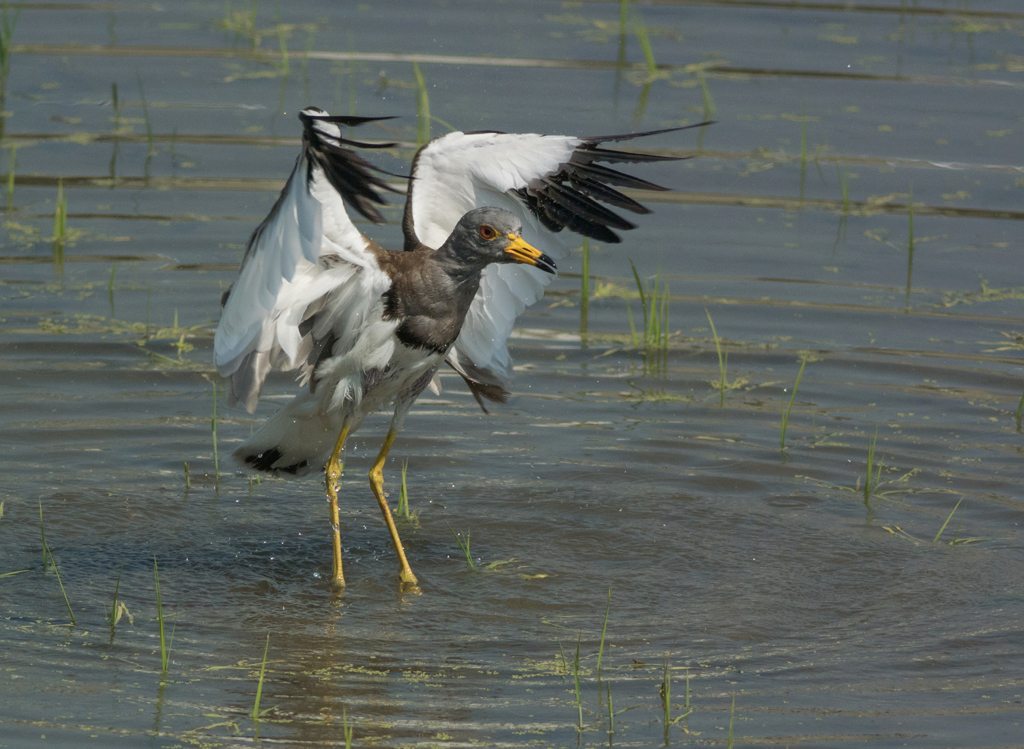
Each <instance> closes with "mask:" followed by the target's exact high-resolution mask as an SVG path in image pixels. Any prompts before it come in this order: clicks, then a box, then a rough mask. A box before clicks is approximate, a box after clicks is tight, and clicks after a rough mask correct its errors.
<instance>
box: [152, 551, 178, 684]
mask: <svg viewBox="0 0 1024 749" xmlns="http://www.w3.org/2000/svg"><path fill="white" fill-rule="evenodd" d="M153 588H154V590H155V591H156V621H157V625H158V626H159V628H160V670H161V673H162V674H163V675H164V676H166V675H167V664H168V663H169V662H170V657H171V651H170V646H169V645H168V643H167V639H166V638H165V637H164V603H163V599H162V598H161V597H160V570H159V568H158V567H157V564H156V554H154V555H153ZM173 639H174V633H173V632H172V633H171V640H172V642H173Z"/></svg>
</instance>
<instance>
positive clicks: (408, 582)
mask: <svg viewBox="0 0 1024 749" xmlns="http://www.w3.org/2000/svg"><path fill="white" fill-rule="evenodd" d="M398 587H399V590H401V591H402V592H403V593H411V594H412V595H415V596H418V595H422V594H423V591H422V590H420V584H419V580H417V579H416V575H414V574H412V570H411V569H409V568H408V567H399V568H398Z"/></svg>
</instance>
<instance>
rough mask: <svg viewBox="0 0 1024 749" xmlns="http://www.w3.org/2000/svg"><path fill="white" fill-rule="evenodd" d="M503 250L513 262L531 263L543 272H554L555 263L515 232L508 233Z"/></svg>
mask: <svg viewBox="0 0 1024 749" xmlns="http://www.w3.org/2000/svg"><path fill="white" fill-rule="evenodd" d="M505 252H506V253H508V254H509V255H510V256H511V257H512V259H513V262H516V263H523V264H524V265H532V266H533V267H535V268H540V269H541V270H542V271H544V272H545V273H554V272H555V263H554V261H553V260H552V259H551V258H549V257H548V256H547V255H545V254H544V253H543V252H541V251H540V250H538V249H537V248H536V247H534V246H533V245H531V244H529V243H528V242H527V241H526V240H524V239H523V238H522V237H520V236H518V235H516V234H509V235H508V245H507V246H506V247H505Z"/></svg>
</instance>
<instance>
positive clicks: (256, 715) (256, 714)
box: [252, 632, 270, 720]
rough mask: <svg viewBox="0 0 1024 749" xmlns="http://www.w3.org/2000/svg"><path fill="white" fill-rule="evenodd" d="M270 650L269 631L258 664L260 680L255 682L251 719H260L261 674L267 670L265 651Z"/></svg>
mask: <svg viewBox="0 0 1024 749" xmlns="http://www.w3.org/2000/svg"><path fill="white" fill-rule="evenodd" d="M269 651H270V632H267V642H266V644H265V645H264V646H263V663H261V664H260V680H259V682H258V683H257V684H256V701H255V702H254V703H253V706H252V719H253V720H259V719H260V697H262V696H263V676H264V674H266V672H267V653H268V652H269Z"/></svg>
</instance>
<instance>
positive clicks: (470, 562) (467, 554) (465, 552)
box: [448, 524, 476, 570]
mask: <svg viewBox="0 0 1024 749" xmlns="http://www.w3.org/2000/svg"><path fill="white" fill-rule="evenodd" d="M448 530H449V531H451V534H452V537H453V538H454V539H455V543H457V544H458V545H459V548H460V549H462V553H463V555H464V556H465V557H466V564H468V565H469V568H470V569H471V570H472V569H476V565H475V564H473V555H472V554H470V551H469V531H466V542H465V543H463V542H462V539H461V538H459V534H458V533H456V532H455V529H454V528H452V526H451V524H449V525H448Z"/></svg>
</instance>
